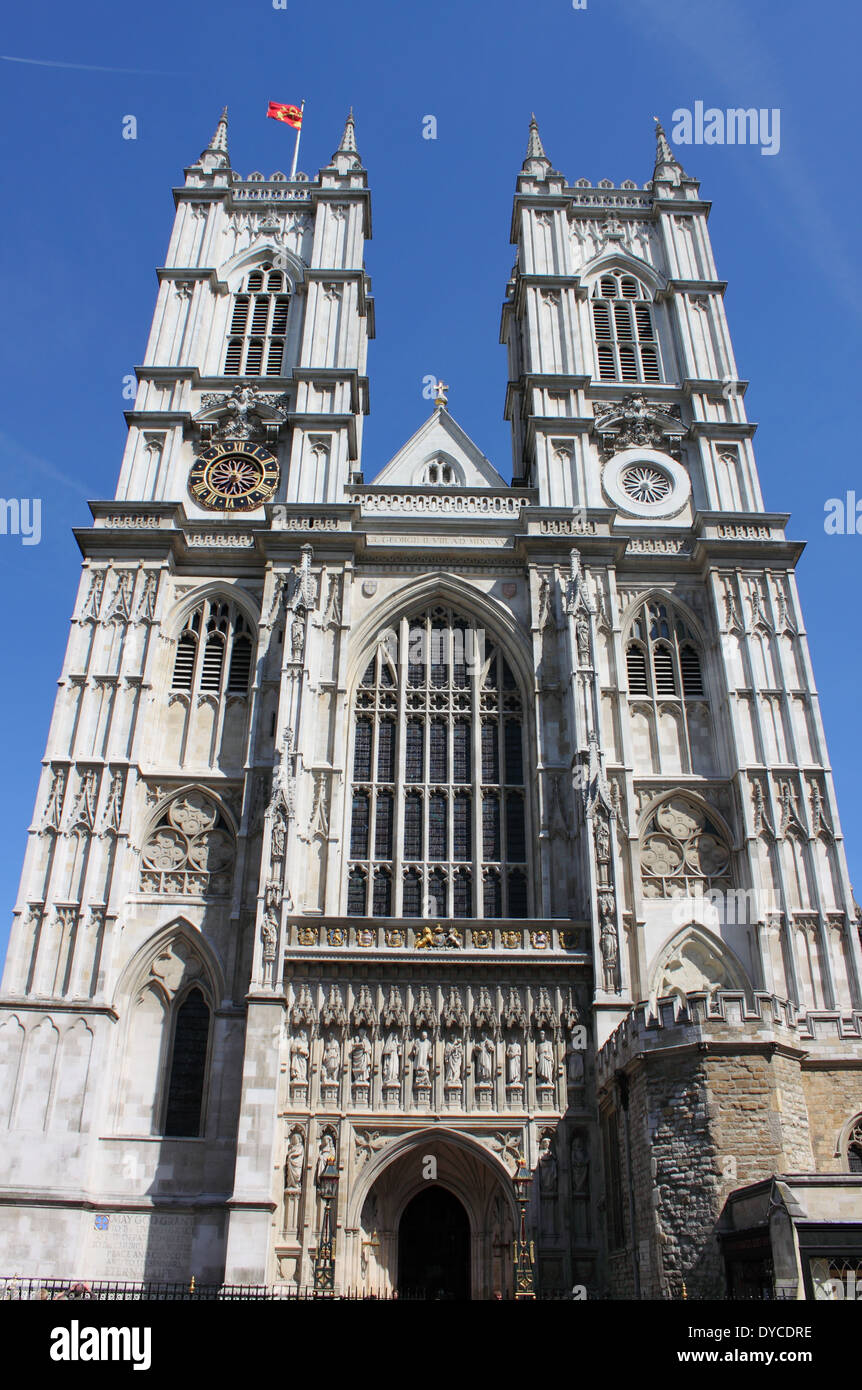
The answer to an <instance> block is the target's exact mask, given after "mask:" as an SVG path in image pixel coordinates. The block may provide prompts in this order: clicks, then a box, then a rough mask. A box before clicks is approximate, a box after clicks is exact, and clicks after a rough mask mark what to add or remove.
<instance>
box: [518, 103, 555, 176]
mask: <svg viewBox="0 0 862 1390" xmlns="http://www.w3.org/2000/svg"><path fill="white" fill-rule="evenodd" d="M550 172H551V161H550V160H549V159H548V156H547V155H546V154H545V147H544V145H543V144H542V137H541V135H540V134H539V124H538V121H537V120H536V113H535V111H532V112H531V113H530V134H529V137H528V139H527V154H526V156H525V159H524V162H523V164H522V165H521V173H522V174H532V175H533V177H534V178H541V179H543V178H545V177H546V176H547V174H549V173H550Z"/></svg>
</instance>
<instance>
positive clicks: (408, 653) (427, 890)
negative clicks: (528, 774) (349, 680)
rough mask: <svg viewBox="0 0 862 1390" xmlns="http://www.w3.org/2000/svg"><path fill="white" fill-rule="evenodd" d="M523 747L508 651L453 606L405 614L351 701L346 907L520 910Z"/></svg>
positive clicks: (381, 911)
mask: <svg viewBox="0 0 862 1390" xmlns="http://www.w3.org/2000/svg"><path fill="white" fill-rule="evenodd" d="M524 756H525V750H524V710H523V702H522V697H521V693H520V690H519V688H518V685H517V682H516V680H515V677H514V675H513V673H512V670H511V668H510V666H509V664H508V663H507V661H506V659H505V657H504V656H503V654H502V652H500V651H499V649H497V648H495V647H494V646H493V645H492V644H491V643H490V642H488V641H487V640H486V634H485V633H483V632H482V631H481V630H479V629H477V628H476V627H475V626H474V625H473V624H472V623H471V622H470V621H469V620H467V619H465V618H462V617H460V616H459V615H457V614H456V613H455V612H453V610H451V609H449V608H444V607H439V608H434V609H432V610H428V611H425V612H422V613H420V614H417V615H415V616H413V617H411V618H409V619H408V618H406V617H405V618H402V620H401V622H400V624H399V628H398V631H397V632H396V631H394V630H392V631H390V632H389V633H388V634H386V636H385V637H384V638H383V639H381V641H380V643H379V645H378V647H377V651H376V652H375V655H374V657H373V659H372V660H371V662H370V663H369V664H368V667H367V669H366V670H365V673H364V675H363V677H362V680H361V681H360V684H359V689H358V691H357V694H356V699H355V705H354V723H353V740H352V764H353V765H352V789H351V816H350V830H349V850H350V863H349V865H348V870H347V911H348V914H349V915H351V916H375V917H383V916H395V917H401V916H403V917H438V918H446V917H473V918H475V917H525V916H526V915H527V911H528V892H527V860H528V854H527V834H528V812H527V805H526V793H525V786H524V765H525V764H524Z"/></svg>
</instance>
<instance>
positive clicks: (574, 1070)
mask: <svg viewBox="0 0 862 1390" xmlns="http://www.w3.org/2000/svg"><path fill="white" fill-rule="evenodd" d="M566 1077H567V1079H568V1083H569V1085H570V1086H583V1084H584V1054H583V1050H582V1049H581V1048H579V1047H575V1046H574V1044H573V1043H570V1044H569V1050H568V1052H567V1053H566Z"/></svg>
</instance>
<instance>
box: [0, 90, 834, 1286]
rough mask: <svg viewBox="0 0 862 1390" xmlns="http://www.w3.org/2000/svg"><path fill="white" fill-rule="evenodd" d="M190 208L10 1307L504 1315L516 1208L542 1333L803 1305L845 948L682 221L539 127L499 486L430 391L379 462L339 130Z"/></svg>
mask: <svg viewBox="0 0 862 1390" xmlns="http://www.w3.org/2000/svg"><path fill="white" fill-rule="evenodd" d="M175 198H176V205H177V210H176V218H175V221H174V227H173V232H172V234H171V239H170V244H169V247H168V253H167V257H166V262H165V265H164V266H163V267H161V268H160V269H159V271H158V276H159V292H158V299H157V303H156V309H155V314H154V317H153V324H152V329H151V333H150V338H149V342H148V345H147V350H146V354H145V357H144V362H143V365H142V366H141V367H140V368H138V370H137V378H138V388H137V396H136V399H135V402H134V408H133V409H132V410H131V411H130V412H129V413H128V417H127V418H128V426H129V434H128V443H127V447H126V451H125V455H124V458H123V463H122V467H121V470H120V479H119V484H118V488H117V493H116V496H115V497H114V498H113V499H112V500H109V501H99V502H94V503H93V504H92V513H93V524H92V526H91V527H89V528H86V529H81V530H79V531H78V532H76V534H77V537H78V541H79V544H80V546H81V549H82V552H83V555H84V563H83V572H82V577H81V583H80V588H79V591H78V596H77V599H76V602H75V610H74V617H73V620H72V630H71V637H70V641H69V645H68V649H67V652H66V656H65V660H64V664H63V670H62V677H61V680H60V689H59V694H58V697H57V703H56V706H55V711H54V716H53V720H52V724H51V729H50V734H49V737H48V746H47V750H46V753H45V757H44V760H43V763H42V772H41V781H40V785H39V791H38V797H37V802H36V811H35V818H34V820H33V823H32V826H31V830H30V837H29V845H28V850H27V856H26V861H25V866H24V872H23V877H22V881H21V890H20V896H19V899H18V902H17V904H16V906H15V921H14V927H13V932H12V938H11V944H10V949H9V955H8V961H7V965H6V971H5V975H4V978H3V992H2V997H0V1128H2V1131H3V1135H2V1152H3V1160H2V1171H0V1274H6V1275H12V1274H14V1273H15V1272H18V1273H20V1274H22V1275H36V1276H43V1275H54V1276H59V1277H65V1276H67V1277H70V1278H85V1279H88V1280H98V1279H105V1280H113V1279H133V1280H134V1279H137V1280H142V1281H174V1280H183V1281H184V1280H186V1279H190V1278H191V1276H192V1275H194V1276H195V1278H196V1280H197V1283H198V1285H203V1284H221V1283H222V1282H228V1283H253V1284H269V1285H273V1286H276V1287H277V1288H278V1289H279V1290H281V1291H282V1292H284V1293H285V1294H290V1293H296V1292H297V1291H300V1290H302V1289H304V1288H307V1287H309V1286H311V1285H312V1284H313V1283H314V1281H315V1278H316V1277H317V1278H318V1279H319V1276H320V1270H321V1265H322V1264H326V1262H327V1261H328V1260H329V1259H330V1257H331V1261H332V1264H331V1272H332V1276H333V1281H334V1284H335V1287H336V1288H337V1289H341V1290H344V1289H348V1288H351V1287H354V1288H355V1287H362V1288H363V1289H365V1290H366V1291H373V1292H376V1293H378V1294H380V1295H386V1294H391V1293H392V1292H394V1291H396V1290H399V1291H400V1292H401V1294H402V1295H405V1296H406V1295H408V1294H410V1293H411V1292H413V1293H416V1294H418V1295H419V1296H428V1295H429V1294H437V1295H439V1294H440V1293H441V1292H443V1293H444V1294H445V1295H450V1296H453V1297H470V1298H485V1297H492V1296H493V1295H494V1293H495V1292H497V1291H499V1292H501V1293H502V1294H503V1295H504V1296H507V1295H509V1294H511V1293H512V1292H513V1289H514V1284H513V1242H514V1241H515V1239H516V1236H517V1231H518V1221H519V1213H518V1196H517V1189H516V1187H515V1186H514V1185H513V1177H515V1175H516V1174H517V1173H519V1172H520V1174H521V1179H524V1175H525V1173H526V1174H527V1175H528V1177H529V1178H530V1181H529V1185H528V1186H524V1188H523V1192H524V1193H526V1192H529V1198H528V1214H527V1221H528V1227H529V1231H530V1236H531V1239H532V1241H533V1246H534V1252H535V1260H534V1262H532V1263H531V1264H530V1267H529V1269H527V1270H526V1272H525V1267H524V1263H523V1261H522V1264H521V1266H520V1267H519V1272H520V1275H521V1276H522V1283H521V1288H522V1291H523V1288H524V1287H527V1285H529V1286H530V1287H533V1288H535V1289H536V1290H538V1292H539V1293H540V1294H551V1295H553V1294H559V1293H560V1292H562V1291H565V1290H571V1288H572V1287H573V1286H574V1285H577V1286H579V1288H581V1289H582V1290H583V1291H585V1292H586V1293H587V1295H588V1296H590V1297H607V1296H616V1297H636V1296H644V1297H669V1298H673V1297H680V1296H683V1294H684V1293H685V1292H686V1291H687V1292H688V1293H689V1294H693V1293H697V1292H701V1293H703V1294H716V1293H720V1292H722V1291H723V1290H724V1289H725V1288H726V1287H728V1286H729V1287H731V1288H732V1289H734V1288H735V1289H739V1288H742V1287H743V1286H744V1287H745V1288H749V1287H755V1285H757V1284H758V1280H759V1281H760V1284H759V1287H762V1288H765V1287H766V1286H767V1285H769V1286H770V1287H778V1285H779V1284H780V1285H781V1288H782V1289H785V1290H786V1289H795V1290H797V1291H809V1292H810V1291H811V1290H812V1289H813V1288H814V1287H815V1284H816V1286H817V1287H820V1286H821V1284H822V1282H823V1281H822V1276H823V1270H824V1268H827V1267H828V1268H829V1269H831V1268H832V1265H833V1264H834V1263H835V1260H838V1259H839V1255H838V1254H835V1250H838V1251H839V1253H840V1251H841V1250H843V1251H844V1252H845V1254H846V1251H847V1249H849V1248H850V1247H849V1246H848V1244H847V1242H848V1240H850V1241H851V1244H852V1232H851V1235H850V1236H848V1234H847V1230H848V1229H849V1227H848V1222H850V1224H851V1225H852V1217H850V1216H848V1213H849V1212H851V1211H852V1210H853V1208H854V1202H855V1205H856V1208H857V1220H858V1201H856V1199H858V1198H859V1197H860V1196H862V1193H860V1190H859V1185H860V1183H862V1177H860V1176H858V1174H859V1171H860V1169H862V1114H860V1110H862V1095H860V1090H859V1084H858V1077H859V1068H860V1066H862V1013H860V1009H862V958H860V936H859V926H858V922H857V916H856V909H855V905H854V902H853V897H852V893H851V888H850V884H849V882H848V877H847V867H846V862H845V857H844V850H843V845H842V838H841V828H840V824H839V820H838V811H837V806H836V802H835V794H834V789H833V783H832V776H831V773H830V769H829V762H828V756H827V752H826V746H825V742H824V736H823V728H822V723H821V719H820V712H819V706H818V700H817V694H816V690H815V686H814V680H813V676H812V671H811V663H810V659H809V654H808V646H807V642H806V637H805V631H804V625H803V621H802V615H801V612H800V608H799V601H798V596H797V590H796V584H795V579H794V565H795V563H796V560H797V558H798V556H799V553H800V550H801V547H800V546H799V545H798V544H796V543H794V542H790V541H788V540H787V539H786V538H785V535H784V523H785V520H786V518H785V517H784V516H782V515H777V514H774V513H771V512H768V511H766V510H765V508H764V504H763V500H762V497H761V493H760V487H759V483H758V477H757V471H756V466H755V461H754V455H753V450H752V436H753V433H754V426H753V425H752V424H750V423H749V422H748V420H747V418H746V413H745V407H744V396H745V383H744V382H742V381H740V380H739V378H738V375H737V369H736V364H735V362H734V358H733V353H732V349H731V343H730V335H729V331H728V327H727V321H726V318H725V313H724V307H723V293H724V288H725V286H724V284H723V282H722V281H721V280H720V279H719V278H718V275H717V272H716V268H715V265H714V262H713V256H712V249H711V246H710V240H709V235H708V232H707V214H708V211H709V205H708V204H707V203H705V202H704V201H703V200H702V199H701V197H700V192H699V186H698V184H697V182H696V181H695V180H694V179H693V178H690V177H689V176H688V175H687V174H686V173H685V172H684V171H683V169H682V168H681V166H680V164H679V163H678V162H677V160H676V158H675V157H674V155H673V153H672V151H671V149H670V147H669V145H668V143H667V140H666V139H665V136H664V134H663V132H662V130H661V127H659V130H658V141H657V156H656V163H655V168H654V172H653V175H652V178H650V179H649V181H648V182H646V183H645V184H642V185H638V184H637V183H634V182H631V181H628V180H627V181H625V182H623V183H622V184H621V185H620V186H619V187H615V186H614V185H613V184H612V183H610V182H609V181H608V180H602V181H601V182H600V183H599V184H598V185H591V184H590V183H589V182H588V181H587V180H586V179H579V180H577V181H576V182H575V183H573V184H570V183H569V182H568V181H567V180H566V178H565V177H564V176H563V175H562V174H561V173H559V172H558V171H557V170H556V169H554V168H553V166H552V164H551V161H550V160H549V159H548V157H547V155H546V154H545V151H544V148H543V146H542V142H541V139H540V137H539V132H538V128H537V126H536V123H535V121H533V122H532V123H531V126H530V134H529V144H528V149H527V155H526V159H525V160H524V163H523V166H522V168H521V172H520V174H519V176H518V179H517V189H516V194H515V202H514V215H513V221H512V241H513V242H514V243H515V244H516V246H517V253H516V258H515V264H514V267H513V269H512V274H511V278H510V280H509V282H508V284H507V285H506V287H505V297H504V302H503V311H502V324H501V339H502V342H503V343H504V344H505V345H506V348H507V353H508V367H509V372H508V375H509V381H508V386H507V392H506V406H505V409H506V416H507V418H508V419H509V420H510V421H511V427H512V441H513V466H512V474H513V480H512V482H511V483H507V482H506V481H505V480H504V478H503V476H502V475H501V473H500V472H498V470H497V468H496V467H495V466H494V465H493V464H492V463H491V462H490V461H489V460H488V459H487V458H486V457H485V456H484V455H483V454H482V452H481V450H480V449H479V448H478V447H477V446H476V445H475V444H474V443H473V442H472V440H470V439H469V438H468V437H467V435H466V434H465V433H464V431H463V430H462V429H461V428H460V426H459V425H458V424H457V422H456V421H455V420H454V419H453V417H452V416H451V415H450V414H449V412H448V410H447V408H446V399H445V395H444V393H443V390H442V387H441V388H440V390H438V398H437V401H436V403H435V405H434V409H433V411H432V413H431V415H430V417H429V418H428V419H427V420H426V421H425V422H424V424H422V425H421V426H420V427H419V429H418V430H417V432H416V433H415V434H414V435H413V437H412V438H411V439H410V440H408V441H407V443H406V444H405V445H404V446H403V448H402V449H401V450H400V451H399V452H398V454H397V455H396V456H395V458H393V459H392V460H391V461H390V462H389V463H387V464H386V465H385V467H383V468H379V467H378V464H377V462H376V461H370V460H367V459H366V460H365V464H364V469H363V460H362V427H363V419H364V416H365V414H366V413H367V411H368V381H367V377H366V354H367V345H368V341H369V339H370V338H372V337H373V336H374V301H373V299H372V297H371V293H370V288H371V287H370V281H369V279H368V276H367V274H366V271H365V266H364V260H363V255H364V245H365V241H366V240H367V239H368V238H370V235H371V211H370V199H369V193H368V189H367V186H366V173H365V170H364V168H363V165H362V160H361V158H360V155H359V153H358V149H357V144H356V137H355V131H354V123H353V119H352V116H351V118H350V119H349V120H348V122H347V124H346V126H345V129H344V134H343V136H342V138H341V141H340V144H339V146H338V149H337V150H336V151H335V153H334V155H333V157H332V161H331V163H330V164H328V165H327V166H326V167H325V168H323V169H321V170H320V171H319V173H318V175H317V177H316V178H315V179H314V180H311V179H309V178H308V177H307V176H305V175H303V174H297V175H296V176H295V177H294V178H287V177H285V175H283V174H281V173H275V174H273V175H272V176H271V177H269V178H265V177H264V176H263V175H262V174H260V173H252V174H250V175H249V176H248V177H242V176H241V175H240V174H238V173H236V172H235V171H234V170H233V168H232V166H231V162H230V158H229V154H228V140H227V118H226V115H225V116H223V117H222V119H221V120H220V121H219V123H218V127H217V129H216V132H215V135H214V136H213V139H212V141H211V142H210V144H209V146H208V147H207V149H206V150H205V151H204V152H203V154H202V155H201V156H200V158H199V159H198V160H197V161H196V163H195V164H193V165H192V166H191V167H190V168H189V169H187V170H186V175H185V183H184V184H183V186H182V187H180V188H178V189H177V190H175ZM740 1193H742V1194H743V1195H747V1200H746V1201H743V1200H742V1199H741V1197H740ZM764 1193H765V1194H767V1195H766V1196H765V1197H764V1196H763V1194H764ZM758 1194H760V1195H759V1196H758ZM776 1194H778V1195H777V1196H776ZM854 1194H855V1195H854ZM761 1198H762V1201H761ZM767 1198H768V1200H767ZM523 1199H524V1200H527V1198H526V1196H524V1198H523ZM758 1201H761V1206H762V1207H763V1210H764V1211H766V1212H767V1213H768V1214H769V1219H768V1220H767V1219H766V1218H764V1219H762V1220H761V1219H760V1218H758V1219H757V1220H755V1219H754V1217H753V1216H752V1212H755V1213H756V1211H759V1210H760V1208H759V1207H757V1202H758ZM779 1209H780V1210H781V1211H782V1212H783V1213H784V1216H785V1218H786V1221H785V1225H786V1226H787V1228H788V1229H789V1228H790V1227H791V1226H792V1227H794V1228H798V1231H802V1230H803V1227H804V1228H805V1229H808V1226H807V1224H806V1223H809V1224H810V1223H816V1224H817V1225H818V1230H819V1231H820V1246H818V1248H817V1250H816V1251H815V1252H814V1253H812V1254H810V1259H809V1258H808V1256H807V1255H806V1250H808V1249H809V1247H808V1246H806V1244H805V1240H804V1239H803V1238H802V1235H799V1237H798V1239H796V1240H795V1241H793V1240H791V1241H789V1242H788V1241H787V1240H786V1239H784V1238H783V1236H782V1239H781V1240H779V1238H778V1236H776V1235H775V1230H776V1229H777V1226H776V1221H775V1215H774V1214H775V1212H776V1211H777V1210H779ZM740 1213H742V1215H740ZM740 1223H741V1224H740ZM746 1223H748V1224H746ZM830 1223H831V1224H830ZM827 1227H828V1229H829V1231H831V1233H832V1234H831V1236H828V1235H827V1236H824V1235H823V1230H825V1229H826V1228H827ZM782 1229H783V1228H782ZM752 1231H754V1234H752ZM836 1233H837V1234H836ZM784 1234H785V1235H786V1231H785V1232H784ZM779 1235H781V1232H779ZM832 1237H834V1241H837V1245H835V1249H834V1250H833V1248H832V1246H831V1245H830V1244H829V1242H830V1240H831V1239H832ZM758 1241H759V1242H760V1243H759V1244H758ZM776 1241H778V1244H776V1243H775V1242H776ZM782 1241H783V1243H782ZM842 1242H843V1244H842ZM833 1244H834V1242H833ZM752 1252H753V1253H752ZM833 1256H834V1259H833ZM842 1258H843V1256H842ZM860 1258H862V1252H860ZM817 1260H819V1261H820V1264H817V1263H816V1262H817ZM824 1261H826V1264H825V1265H824V1263H823V1262H824ZM830 1261H832V1264H830V1263H829V1262H830ZM836 1267H837V1266H836ZM812 1271H813V1272H812ZM523 1279H526V1280H527V1284H524V1282H523ZM818 1279H819V1280H820V1283H817V1281H818ZM746 1281H747V1282H746ZM770 1281H771V1283H770ZM812 1281H814V1282H812Z"/></svg>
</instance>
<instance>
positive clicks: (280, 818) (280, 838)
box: [272, 806, 286, 859]
mask: <svg viewBox="0 0 862 1390" xmlns="http://www.w3.org/2000/svg"><path fill="white" fill-rule="evenodd" d="M285 838H286V827H285V824H284V812H283V811H282V809H281V807H280V806H279V808H278V810H277V811H276V813H275V815H274V816H273V818H272V857H273V859H283V858H284V844H285Z"/></svg>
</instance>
